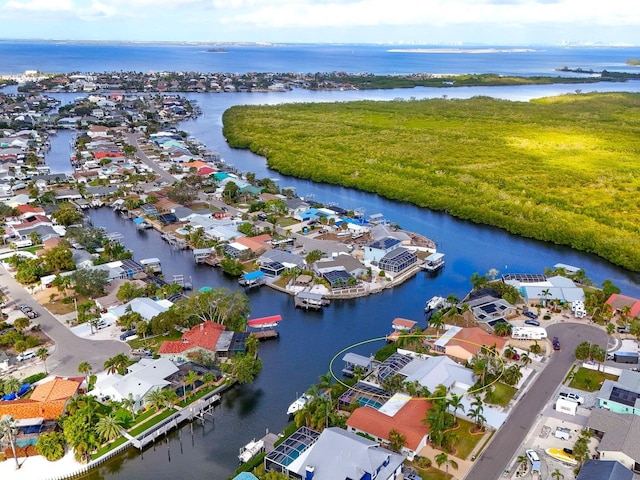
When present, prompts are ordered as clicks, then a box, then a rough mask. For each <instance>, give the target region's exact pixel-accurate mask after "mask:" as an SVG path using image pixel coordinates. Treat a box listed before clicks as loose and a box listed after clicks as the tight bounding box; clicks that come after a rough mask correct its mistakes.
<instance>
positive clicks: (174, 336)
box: [127, 330, 182, 352]
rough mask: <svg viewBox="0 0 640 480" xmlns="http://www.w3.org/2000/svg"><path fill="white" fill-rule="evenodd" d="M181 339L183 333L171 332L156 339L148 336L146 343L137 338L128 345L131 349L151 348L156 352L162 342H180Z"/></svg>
mask: <svg viewBox="0 0 640 480" xmlns="http://www.w3.org/2000/svg"><path fill="white" fill-rule="evenodd" d="M181 338H182V333H180V332H178V331H177V330H175V331H173V332H171V333H170V334H169V335H158V336H155V337H149V336H147V339H146V341H145V340H144V339H142V338H136V339H133V340H129V341H128V342H127V343H128V344H129V346H130V347H131V348H134V349H135V348H142V347H149V348H151V349H152V350H153V351H154V352H155V351H157V350H158V348H159V347H160V345H161V344H162V342H164V341H165V340H180V339H181Z"/></svg>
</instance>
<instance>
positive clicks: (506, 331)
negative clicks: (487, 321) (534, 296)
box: [493, 322, 513, 337]
mask: <svg viewBox="0 0 640 480" xmlns="http://www.w3.org/2000/svg"><path fill="white" fill-rule="evenodd" d="M512 330H513V325H511V324H510V323H509V322H498V323H496V324H495V325H494V327H493V331H494V332H495V334H496V335H498V336H500V337H506V336H508V335H511V331H512Z"/></svg>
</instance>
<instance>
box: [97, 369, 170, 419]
mask: <svg viewBox="0 0 640 480" xmlns="http://www.w3.org/2000/svg"><path fill="white" fill-rule="evenodd" d="M177 371H178V367H176V365H175V364H174V363H173V362H172V361H171V360H169V359H168V358H159V359H157V360H152V359H148V358H143V359H142V360H140V361H139V362H138V363H135V364H133V365H131V366H129V368H128V373H127V374H126V375H119V374H117V373H115V374H108V373H107V372H106V371H105V372H100V373H99V374H98V375H97V379H96V383H95V386H94V389H93V390H91V391H90V392H89V395H92V396H94V397H96V398H97V399H98V400H101V401H106V400H115V401H118V402H119V401H122V400H123V399H125V398H129V396H131V398H133V400H134V401H135V405H134V410H136V411H137V410H140V409H141V408H142V407H143V406H144V403H145V402H144V397H145V395H147V394H148V393H149V392H151V391H153V390H157V389H159V388H164V387H166V386H168V385H170V382H168V381H167V380H166V378H167V377H169V376H171V375H172V374H174V373H176V372H177Z"/></svg>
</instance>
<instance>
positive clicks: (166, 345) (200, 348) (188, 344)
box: [158, 321, 226, 363]
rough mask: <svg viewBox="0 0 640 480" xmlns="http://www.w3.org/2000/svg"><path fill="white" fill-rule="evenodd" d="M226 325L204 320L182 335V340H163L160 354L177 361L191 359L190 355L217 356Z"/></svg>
mask: <svg viewBox="0 0 640 480" xmlns="http://www.w3.org/2000/svg"><path fill="white" fill-rule="evenodd" d="M225 330H226V329H225V326H224V325H220V324H219V323H215V322H209V321H207V322H202V323H199V324H198V325H196V326H194V327H193V328H192V329H191V330H189V331H187V332H185V333H184V334H183V335H182V339H181V340H167V341H164V342H162V344H161V345H160V348H159V349H158V355H160V356H161V357H163V358H170V359H172V360H173V361H175V362H178V363H184V362H187V361H189V359H190V358H189V357H190V355H193V354H204V355H208V356H210V357H211V358H215V356H216V351H217V350H216V346H217V345H218V341H219V340H220V337H221V335H222V333H223V332H224V331H225Z"/></svg>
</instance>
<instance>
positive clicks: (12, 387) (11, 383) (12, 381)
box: [4, 377, 21, 393]
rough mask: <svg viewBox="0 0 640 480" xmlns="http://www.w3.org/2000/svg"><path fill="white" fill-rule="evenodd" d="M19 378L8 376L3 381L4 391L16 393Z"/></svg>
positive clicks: (18, 389) (18, 387)
mask: <svg viewBox="0 0 640 480" xmlns="http://www.w3.org/2000/svg"><path fill="white" fill-rule="evenodd" d="M20 387H21V384H20V380H18V379H17V378H13V377H9V378H8V379H6V380H5V382H4V391H5V393H18V392H19V391H20Z"/></svg>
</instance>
